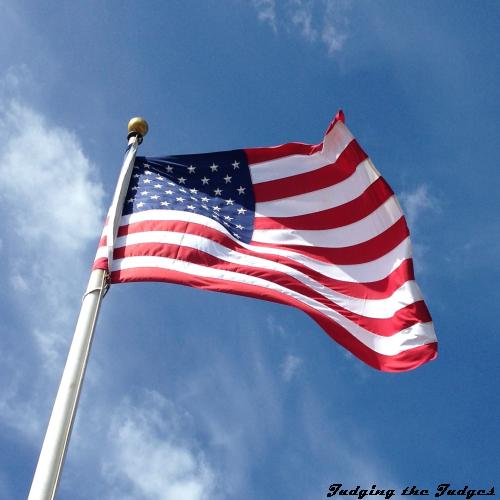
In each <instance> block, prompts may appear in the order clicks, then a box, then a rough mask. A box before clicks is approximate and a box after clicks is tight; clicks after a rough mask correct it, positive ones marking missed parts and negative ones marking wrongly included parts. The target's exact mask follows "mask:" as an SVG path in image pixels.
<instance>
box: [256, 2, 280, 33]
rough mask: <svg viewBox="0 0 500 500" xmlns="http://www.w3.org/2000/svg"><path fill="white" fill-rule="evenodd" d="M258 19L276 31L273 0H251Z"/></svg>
mask: <svg viewBox="0 0 500 500" xmlns="http://www.w3.org/2000/svg"><path fill="white" fill-rule="evenodd" d="M252 4H253V6H254V8H255V10H256V11H257V17H258V18H259V20H260V21H262V22H263V23H265V24H268V25H269V26H270V27H271V28H272V30H273V31H275V32H276V30H277V27H276V3H275V0H252Z"/></svg>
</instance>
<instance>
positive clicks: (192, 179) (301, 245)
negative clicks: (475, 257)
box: [94, 112, 437, 371]
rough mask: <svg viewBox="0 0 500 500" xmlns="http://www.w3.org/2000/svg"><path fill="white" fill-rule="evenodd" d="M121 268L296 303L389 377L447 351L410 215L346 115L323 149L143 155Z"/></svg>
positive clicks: (102, 254)
mask: <svg viewBox="0 0 500 500" xmlns="http://www.w3.org/2000/svg"><path fill="white" fill-rule="evenodd" d="M105 235H106V228H105V231H104V233H103V237H102V238H101V241H100V244H99V248H98V251H97V256H96V260H95V263H94V268H96V269H108V257H107V255H108V253H107V248H106V245H107V241H106V236H105ZM108 270H110V280H111V283H123V282H131V281H164V282H169V283H179V284H183V285H189V286H193V287H197V288H203V289H208V290H215V291H221V292H228V293H234V294H240V295H246V296H251V297H255V298H259V299H266V300H270V301H274V302H278V303H282V304H288V305H292V306H295V307H297V308H299V309H301V310H303V311H304V312H306V313H307V314H308V315H309V316H310V317H311V318H313V319H314V320H315V321H316V322H317V323H318V324H319V325H320V326H321V327H322V328H323V329H324V330H325V331H326V332H327V333H328V334H329V335H330V336H331V337H332V338H333V339H334V340H336V341H337V342H338V343H339V344H341V345H342V346H344V347H345V348H346V349H348V350H349V351H350V352H351V353H353V354H354V355H355V356H357V357H358V358H360V359H361V360H363V361H364V362H365V363H367V364H369V365H371V366H372V367H374V368H377V369H380V370H383V371H405V370H411V369H413V368H416V367H418V366H420V365H421V364H422V363H425V362H426V361H429V360H431V359H434V358H435V357H436V354H437V341H436V336H435V333H434V328H433V324H432V320H431V317H430V314H429V311H428V309H427V307H426V305H425V303H424V301H423V298H422V295H421V292H420V290H419V288H418V285H417V284H416V282H415V278H414V273H413V261H412V256H411V244H410V240H409V231H408V227H407V225H406V221H405V218H404V215H403V213H402V211H401V208H400V206H399V203H398V201H397V199H396V197H395V195H394V193H393V191H392V190H391V188H390V187H389V185H388V184H387V183H386V182H385V180H384V179H383V178H382V177H381V176H380V174H379V172H378V171H377V170H376V168H375V167H374V165H373V164H372V162H371V161H370V159H369V158H368V157H367V155H366V154H365V152H364V151H363V150H362V149H361V147H360V146H359V144H358V143H357V141H356V140H355V139H354V138H353V136H352V135H351V133H350V132H349V130H348V129H347V127H346V126H345V124H344V116H343V113H342V112H339V114H337V116H336V118H335V120H334V121H333V122H332V123H331V125H330V127H329V128H328V130H327V132H326V134H325V137H324V140H323V142H322V143H320V144H318V145H308V144H302V143H288V144H283V145H281V146H276V147H266V148H253V149H244V150H233V151H224V152H217V153H208V154H194V155H180V156H165V157H137V158H136V159H135V164H134V167H133V171H132V175H131V178H130V183H129V187H128V192H127V196H126V198H125V201H124V206H123V211H122V215H121V219H120V223H119V227H118V234H117V238H116V240H115V242H114V248H113V261H112V262H111V266H110V269H108Z"/></svg>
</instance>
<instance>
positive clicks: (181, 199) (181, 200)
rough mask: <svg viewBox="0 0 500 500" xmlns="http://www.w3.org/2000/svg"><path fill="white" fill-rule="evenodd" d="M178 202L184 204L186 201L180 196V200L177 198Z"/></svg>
mask: <svg viewBox="0 0 500 500" xmlns="http://www.w3.org/2000/svg"><path fill="white" fill-rule="evenodd" d="M176 200H177V201H179V202H181V203H182V202H183V201H184V198H183V197H182V196H179V197H178V198H176Z"/></svg>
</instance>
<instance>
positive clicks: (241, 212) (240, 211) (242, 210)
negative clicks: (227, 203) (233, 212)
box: [238, 207, 246, 214]
mask: <svg viewBox="0 0 500 500" xmlns="http://www.w3.org/2000/svg"><path fill="white" fill-rule="evenodd" d="M245 212H246V209H245V208H243V207H241V208H238V213H239V214H244V213H245Z"/></svg>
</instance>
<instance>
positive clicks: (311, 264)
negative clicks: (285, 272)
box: [96, 210, 412, 283]
mask: <svg viewBox="0 0 500 500" xmlns="http://www.w3.org/2000/svg"><path fill="white" fill-rule="evenodd" d="M172 212H173V213H174V214H176V215H177V216H174V217H173V216H172V215H171V213H172ZM187 219H189V220H192V221H193V222H196V223H198V224H203V225H205V226H207V227H211V228H212V229H215V230H217V231H219V232H221V233H223V234H224V235H225V236H228V237H229V238H231V239H233V240H234V241H236V240H235V238H233V237H232V236H231V235H230V234H229V232H228V231H227V230H226V229H225V228H224V227H223V226H222V225H220V224H217V223H216V222H214V221H213V220H212V219H209V218H208V217H204V216H200V215H197V214H187V215H186V212H175V211H167V210H146V211H144V212H139V213H137V214H132V215H128V216H124V217H122V221H121V225H122V226H123V225H126V224H133V223H136V222H145V221H148V220H159V221H160V220H187ZM238 244H239V245H240V246H242V247H244V248H247V249H249V250H252V251H253V252H255V253H260V254H272V255H277V256H282V257H285V258H288V259H291V260H293V261H295V262H297V263H299V264H302V265H304V266H306V267H308V268H310V269H312V270H314V271H317V272H319V273H321V274H323V275H324V276H327V277H329V278H332V279H335V280H339V281H345V282H348V283H369V282H372V281H379V280H381V279H384V278H385V277H387V276H389V274H391V272H392V271H394V269H396V268H397V267H399V266H400V265H401V263H402V262H403V261H404V260H406V259H409V258H410V257H411V256H412V249H411V242H410V239H409V237H407V238H405V239H404V240H403V241H402V242H401V243H400V244H399V245H398V246H396V247H395V248H393V249H392V250H391V251H390V252H388V253H387V254H385V255H383V256H382V257H379V258H378V259H375V260H373V261H370V262H365V263H363V264H343V265H333V264H331V263H328V262H323V261H319V260H316V259H313V258H311V257H309V256H306V255H303V254H301V253H298V252H294V251H292V250H285V249H281V248H270V247H266V248H263V247H260V246H255V245H247V244H245V243H242V242H240V241H238ZM105 252H106V250H105V247H100V248H99V249H98V251H97V255H96V259H98V258H100V257H107V254H106V253H105Z"/></svg>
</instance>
